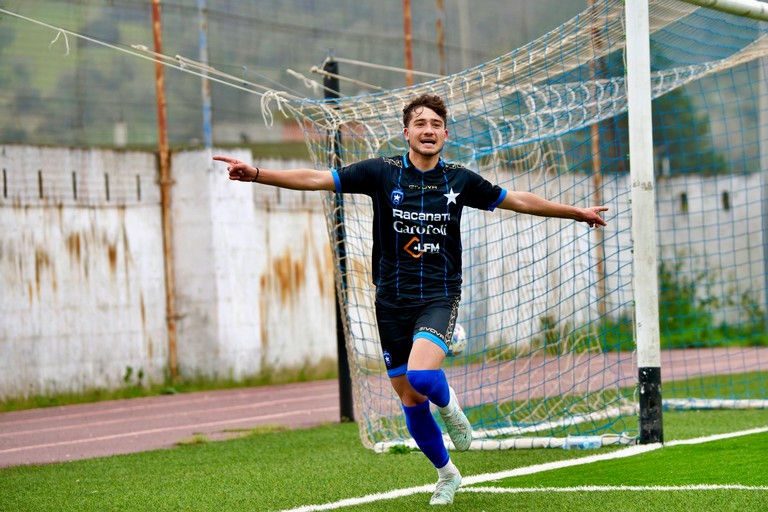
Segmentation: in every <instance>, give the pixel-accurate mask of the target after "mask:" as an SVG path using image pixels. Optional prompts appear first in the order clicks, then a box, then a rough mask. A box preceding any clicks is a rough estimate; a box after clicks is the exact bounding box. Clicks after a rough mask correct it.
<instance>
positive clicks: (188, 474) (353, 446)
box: [0, 411, 768, 512]
mask: <svg viewBox="0 0 768 512" xmlns="http://www.w3.org/2000/svg"><path fill="white" fill-rule="evenodd" d="M664 418H665V438H666V440H667V441H669V440H672V439H687V438H692V437H699V436H704V435H711V434H718V433H726V432H733V431H739V430H745V429H750V428H755V427H763V426H765V425H767V424H768V411H711V412H706V413H703V412H685V413H668V414H665V417H664ZM611 450H612V449H602V450H599V451H597V452H594V451H590V452H582V451H566V450H559V449H552V450H518V451H497V452H465V453H455V454H453V458H454V460H455V461H456V464H457V465H458V466H459V467H460V468H461V470H462V472H463V474H464V476H465V477H468V476H472V475H481V474H487V473H494V472H500V471H507V470H510V469H514V468H523V467H528V466H533V465H535V464H543V463H547V462H555V461H561V460H566V459H577V458H580V457H583V456H585V455H593V454H595V453H600V454H602V453H609V452H610V451H611ZM766 450H768V434H765V433H763V434H757V435H751V436H746V437H741V438H737V439H730V440H723V441H718V442H712V443H706V444H702V445H692V446H676V447H667V448H664V449H661V450H657V451H653V452H650V453H647V454H644V455H639V456H634V457H631V458H627V459H617V460H611V461H603V462H598V463H593V464H590V465H589V466H581V465H580V466H576V467H573V468H564V469H560V470H550V471H546V472H542V473H533V474H531V475H528V476H519V477H514V478H503V479H501V478H498V479H494V480H493V481H484V482H482V483H481V484H479V485H480V486H494V487H515V488H520V487H538V486H546V487H552V486H558V487H570V486H575V485H600V486H618V485H630V484H631V485H638V486H650V485H665V486H681V485H697V484H741V485H749V486H766V485H768V462H766V458H765V456H764V454H765V452H766ZM434 479H435V471H434V468H432V466H431V465H430V464H429V462H428V461H427V460H426V458H425V457H423V456H422V455H421V454H419V453H413V452H411V451H405V450H399V451H397V452H392V453H389V454H382V455H377V454H375V453H373V452H372V451H370V450H366V449H365V448H363V447H362V445H361V444H360V441H359V438H358V431H357V426H356V425H354V424H350V423H346V424H334V425H325V426H322V427H318V428H313V429H309V430H296V431H279V432H267V433H264V432H262V433H258V434H253V435H248V436H246V437H240V438H237V439H231V440H227V441H219V442H201V443H188V444H186V445H184V446H179V447H176V448H172V449H168V450H160V451H153V452H146V453H138V454H131V455H121V456H115V457H108V458H101V459H92V460H83V461H76V462H68V463H63V464H53V465H45V466H28V467H15V468H6V469H0V510H1V511H20V510H24V511H37V510H41V511H42V510H77V511H79V512H88V511H97V510H98V511H102V510H136V511H142V510H147V511H149V510H151V511H153V512H159V511H164V510H188V511H220V510H226V511H228V512H237V511H240V510H242V511H249V512H252V511H265V510H283V509H287V508H291V507H298V506H303V505H308V504H320V503H327V502H333V501H337V500H341V499H345V498H354V497H361V496H364V495H368V494H374V493H380V492H385V491H390V490H397V489H404V488H410V487H414V486H421V485H428V484H433V483H434ZM765 497H766V493H765V491H755V490H750V491H744V490H711V491H705V490H687V491H683V490H680V491H667V492H650V491H645V492H642V493H639V492H637V491H622V490H613V491H602V492H583V491H582V492H561V493H554V492H534V493H524V494H520V493H516V494H491V493H470V492H460V493H459V494H457V496H456V502H455V504H454V508H455V509H457V510H485V511H488V512H492V511H504V512H506V511H508V510H536V511H550V510H551V511H555V510H573V511H594V510H598V509H601V508H604V509H605V510H665V511H671V512H678V511H679V512H688V511H690V510H735V511H736V510H737V511H739V512H752V511H761V510H764V505H765ZM428 499H429V493H428V492H420V493H417V494H413V495H410V496H406V497H402V498H396V499H390V500H384V501H377V502H373V503H367V504H364V505H360V506H356V507H344V508H341V509H340V510H344V511H347V510H382V511H391V510H429V505H427V502H428ZM638 503H641V504H642V506H641V507H640V508H638Z"/></svg>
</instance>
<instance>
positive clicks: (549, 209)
mask: <svg viewBox="0 0 768 512" xmlns="http://www.w3.org/2000/svg"><path fill="white" fill-rule="evenodd" d="M446 120H447V108H446V106H445V103H444V102H443V100H442V99H441V98H440V97H438V96H435V95H429V94H425V95H422V96H419V97H418V98H416V99H414V100H413V101H411V103H409V104H408V105H406V107H405V108H404V109H403V125H404V130H403V133H404V135H405V140H406V141H407V143H408V152H407V153H406V154H405V155H400V156H396V157H380V158H372V159H369V160H363V161H361V162H357V163H354V164H352V165H349V166H347V167H344V168H341V169H335V170H331V171H317V170H313V169H292V170H268V169H260V168H258V167H252V166H250V165H247V164H245V163H243V162H240V161H238V160H236V159H233V158H229V157H224V156H215V157H213V158H214V160H219V161H222V162H226V163H227V164H228V167H227V169H228V171H229V179H230V180H235V181H245V182H256V181H258V182H259V183H262V184H265V185H273V186H276V187H282V188H288V189H295V190H332V191H335V192H336V193H337V194H342V193H345V194H365V195H368V196H370V197H371V198H372V200H373V214H374V218H373V225H372V230H373V233H372V236H373V254H372V267H371V268H372V269H373V282H374V284H375V285H376V320H377V324H378V330H379V336H380V338H381V348H382V356H383V358H384V363H385V365H386V368H387V373H388V376H389V378H390V382H391V383H392V387H393V388H394V390H395V392H396V393H397V395H398V396H399V397H400V401H401V402H402V405H403V411H404V414H405V420H406V425H407V427H408V431H409V432H410V434H411V436H412V437H413V439H414V440H415V441H416V444H417V445H418V446H419V448H420V449H421V451H422V452H423V453H424V455H426V456H427V458H428V459H429V460H430V461H431V462H432V464H434V466H435V468H437V473H438V481H437V486H436V488H435V492H434V494H433V496H432V499H431V500H430V504H432V505H447V504H450V503H452V502H453V498H454V494H455V492H456V490H457V489H458V488H459V485H461V474H460V473H459V470H458V469H457V468H456V466H455V465H454V464H453V462H452V461H451V459H450V457H449V455H448V451H447V450H446V447H445V445H444V443H443V437H442V431H441V429H440V426H439V425H438V423H437V422H436V421H435V419H434V417H433V416H432V414H431V413H430V408H429V407H430V406H429V403H430V402H432V403H434V404H435V405H436V406H437V410H438V411H439V412H440V416H441V418H442V420H443V421H444V423H445V426H446V430H447V431H448V435H449V436H450V438H451V441H452V442H453V445H454V446H455V447H456V449H457V450H459V451H464V450H467V449H469V447H470V444H471V443H472V427H471V424H470V422H469V420H468V419H467V418H466V416H465V415H464V413H463V411H462V410H461V407H460V406H459V404H458V402H457V400H456V394H455V393H454V392H453V389H452V388H451V387H450V386H449V385H448V382H447V380H446V377H445V373H444V372H443V370H442V369H441V366H442V363H443V359H445V356H446V355H447V353H448V351H449V349H450V345H451V340H452V338H453V330H454V327H455V325H456V317H457V311H458V305H459V299H460V296H461V232H460V222H461V213H462V209H463V208H464V207H465V206H469V207H473V208H478V209H482V210H488V211H493V210H494V209H495V208H502V209H505V210H512V211H515V212H519V213H526V214H531V215H538V216H544V217H558V218H564V219H572V220H575V221H580V222H585V223H587V224H588V225H589V226H590V227H594V226H604V225H605V221H604V220H603V219H602V217H600V212H603V211H606V210H607V209H608V208H607V207H605V206H594V207H590V208H576V207H573V206H568V205H564V204H559V203H554V202H551V201H548V200H546V199H543V198H541V197H539V196H536V195H534V194H532V193H529V192H518V191H507V190H504V189H502V188H500V187H499V186H497V185H494V184H492V183H490V182H488V181H487V180H486V179H485V178H483V177H481V176H480V175H479V174H477V173H475V172H473V171H470V170H468V169H466V168H464V167H462V166H460V165H457V164H451V163H446V162H444V161H443V160H442V158H440V153H441V151H442V149H443V146H444V144H445V140H446V137H447V136H448V129H447V127H446Z"/></svg>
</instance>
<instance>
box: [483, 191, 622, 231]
mask: <svg viewBox="0 0 768 512" xmlns="http://www.w3.org/2000/svg"><path fill="white" fill-rule="evenodd" d="M498 207H499V208H502V209H504V210H512V211H515V212H518V213H527V214H529V215H538V216H540V217H557V218H560V219H571V220H575V221H578V222H586V223H587V224H588V225H589V227H595V226H605V220H604V219H603V218H602V217H601V216H600V212H604V211H607V210H608V207H607V206H590V207H588V208H578V207H576V206H570V205H567V204H561V203H555V202H553V201H548V200H547V199H544V198H543V197H540V196H537V195H536V194H532V193H531V192H521V191H515V190H507V195H506V196H505V197H504V199H503V200H502V201H501V203H499V206H498Z"/></svg>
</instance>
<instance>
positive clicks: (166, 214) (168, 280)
mask: <svg viewBox="0 0 768 512" xmlns="http://www.w3.org/2000/svg"><path fill="white" fill-rule="evenodd" d="M152 34H153V36H154V43H155V52H157V53H162V52H163V37H162V25H161V23H160V0H152ZM164 70H165V67H164V66H163V65H162V63H161V62H160V61H159V60H156V61H155V94H156V97H157V138H158V152H159V159H160V206H161V216H162V224H163V255H164V256H165V257H164V263H165V311H166V313H165V317H166V322H167V323H168V370H169V373H170V377H171V380H175V379H176V377H178V375H179V364H178V357H177V353H176V318H177V314H176V283H175V280H174V272H175V270H174V258H173V218H172V217H171V186H172V185H173V179H172V178H171V158H170V151H169V149H168V127H167V116H166V101H165V72H164Z"/></svg>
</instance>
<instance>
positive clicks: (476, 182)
mask: <svg viewBox="0 0 768 512" xmlns="http://www.w3.org/2000/svg"><path fill="white" fill-rule="evenodd" d="M466 175H467V192H468V194H467V202H466V205H467V206H470V207H472V208H477V209H479V210H488V211H491V212H492V211H493V210H495V209H496V207H497V206H499V204H501V202H502V201H503V200H504V197H505V196H506V195H507V191H506V190H504V189H503V188H501V187H500V186H498V185H494V184H493V183H491V182H490V181H488V180H486V179H485V178H483V177H482V176H480V175H479V174H477V173H476V172H472V171H469V170H467V173H466Z"/></svg>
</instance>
